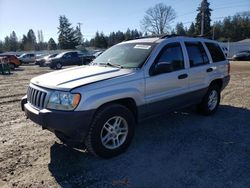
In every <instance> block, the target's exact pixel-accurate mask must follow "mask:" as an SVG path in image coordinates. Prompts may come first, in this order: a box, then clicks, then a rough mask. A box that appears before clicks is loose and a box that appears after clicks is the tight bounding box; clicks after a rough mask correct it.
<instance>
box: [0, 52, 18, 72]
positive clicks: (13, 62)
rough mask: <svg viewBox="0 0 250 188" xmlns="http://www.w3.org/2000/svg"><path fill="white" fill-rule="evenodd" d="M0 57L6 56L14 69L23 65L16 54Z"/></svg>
mask: <svg viewBox="0 0 250 188" xmlns="http://www.w3.org/2000/svg"><path fill="white" fill-rule="evenodd" d="M0 57H5V58H6V59H7V61H8V62H9V66H10V68H11V69H12V70H14V69H15V68H17V67H19V66H20V65H21V62H20V61H19V59H18V58H17V57H16V56H14V55H0Z"/></svg>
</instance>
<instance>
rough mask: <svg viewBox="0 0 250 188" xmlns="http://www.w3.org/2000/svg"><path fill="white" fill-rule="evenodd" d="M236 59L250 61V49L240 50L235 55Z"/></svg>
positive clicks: (234, 58)
mask: <svg viewBox="0 0 250 188" xmlns="http://www.w3.org/2000/svg"><path fill="white" fill-rule="evenodd" d="M233 60H235V61H249V60H250V50H244V51H240V52H238V53H237V54H235V55H234V56H233Z"/></svg>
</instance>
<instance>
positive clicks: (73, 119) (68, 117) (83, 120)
mask: <svg viewBox="0 0 250 188" xmlns="http://www.w3.org/2000/svg"><path fill="white" fill-rule="evenodd" d="M21 107H22V110H23V111H25V114H26V116H27V118H29V119H30V120H32V121H33V122H35V123H37V124H39V125H41V126H42V128H43V129H47V130H49V131H51V132H53V133H55V134H56V135H57V136H58V137H60V138H63V140H65V141H69V142H82V141H83V140H84V138H85V137H86V135H87V133H88V130H89V126H90V123H91V121H92V117H93V115H94V110H88V111H66V112H65V111H57V110H47V109H42V110H37V109H35V108H34V107H33V106H32V105H30V104H29V103H28V102H27V98H26V97H24V98H23V99H22V101H21Z"/></svg>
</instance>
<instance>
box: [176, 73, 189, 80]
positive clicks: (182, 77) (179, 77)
mask: <svg viewBox="0 0 250 188" xmlns="http://www.w3.org/2000/svg"><path fill="white" fill-rule="evenodd" d="M187 77H188V74H181V75H179V76H178V79H179V80H181V79H185V78H187Z"/></svg>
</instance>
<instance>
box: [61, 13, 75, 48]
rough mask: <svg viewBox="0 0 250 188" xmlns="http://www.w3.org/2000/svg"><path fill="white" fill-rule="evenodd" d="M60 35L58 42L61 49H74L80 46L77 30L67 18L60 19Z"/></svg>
mask: <svg viewBox="0 0 250 188" xmlns="http://www.w3.org/2000/svg"><path fill="white" fill-rule="evenodd" d="M58 33H59V37H58V42H59V46H60V48H61V49H74V48H75V46H77V45H78V41H77V38H76V37H75V30H74V28H73V27H71V23H69V20H68V18H66V17H65V16H60V17H59V27H58Z"/></svg>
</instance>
